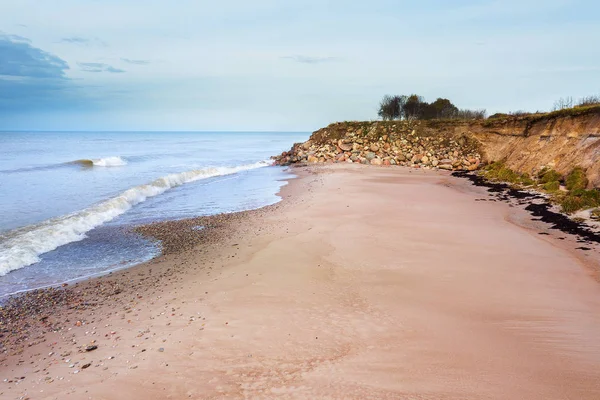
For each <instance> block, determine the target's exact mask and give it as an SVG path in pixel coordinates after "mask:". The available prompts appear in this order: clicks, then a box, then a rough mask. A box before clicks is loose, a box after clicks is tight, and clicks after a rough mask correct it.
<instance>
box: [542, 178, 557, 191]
mask: <svg viewBox="0 0 600 400" xmlns="http://www.w3.org/2000/svg"><path fill="white" fill-rule="evenodd" d="M542 187H543V188H544V190H546V191H548V192H557V191H558V190H559V189H560V182H559V181H551V182H547V183H545V184H544V185H543V186H542Z"/></svg>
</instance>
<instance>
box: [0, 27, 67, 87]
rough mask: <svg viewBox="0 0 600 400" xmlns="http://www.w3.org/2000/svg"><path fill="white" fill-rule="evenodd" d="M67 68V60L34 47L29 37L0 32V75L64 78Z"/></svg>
mask: <svg viewBox="0 0 600 400" xmlns="http://www.w3.org/2000/svg"><path fill="white" fill-rule="evenodd" d="M67 69H69V65H68V64H67V62H66V61H64V60H62V59H61V58H59V57H57V56H55V55H53V54H50V53H47V52H45V51H43V50H41V49H38V48H36V47H33V46H32V45H31V42H30V40H29V39H27V38H24V37H21V36H17V35H6V34H2V33H0V76H1V75H4V76H13V77H23V78H64V75H65V71H66V70H67Z"/></svg>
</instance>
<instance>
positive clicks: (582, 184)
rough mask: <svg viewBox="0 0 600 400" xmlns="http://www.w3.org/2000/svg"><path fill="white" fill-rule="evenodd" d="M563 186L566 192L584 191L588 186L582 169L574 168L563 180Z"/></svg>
mask: <svg viewBox="0 0 600 400" xmlns="http://www.w3.org/2000/svg"><path fill="white" fill-rule="evenodd" d="M565 185H566V186H567V189H568V190H577V189H585V188H586V187H587V185H588V179H587V176H586V175H585V171H584V170H583V168H581V167H575V169H573V171H571V172H570V173H569V175H567V177H566V178H565Z"/></svg>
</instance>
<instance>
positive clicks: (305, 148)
mask: <svg viewBox="0 0 600 400" xmlns="http://www.w3.org/2000/svg"><path fill="white" fill-rule="evenodd" d="M311 144H312V143H311V142H310V140H307V141H306V142H304V143H303V144H302V148H303V149H304V150H306V151H308V150H310V145H311Z"/></svg>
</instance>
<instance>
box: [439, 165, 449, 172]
mask: <svg viewBox="0 0 600 400" xmlns="http://www.w3.org/2000/svg"><path fill="white" fill-rule="evenodd" d="M438 168H439V169H446V170H448V171H452V165H451V164H442V165H438Z"/></svg>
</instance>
